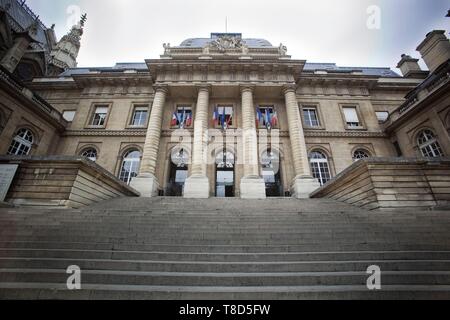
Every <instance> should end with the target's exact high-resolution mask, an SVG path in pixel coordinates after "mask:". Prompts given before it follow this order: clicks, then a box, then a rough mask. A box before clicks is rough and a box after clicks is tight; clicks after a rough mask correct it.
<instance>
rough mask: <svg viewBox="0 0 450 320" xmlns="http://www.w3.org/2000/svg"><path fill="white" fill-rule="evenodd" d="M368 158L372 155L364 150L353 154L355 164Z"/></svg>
mask: <svg viewBox="0 0 450 320" xmlns="http://www.w3.org/2000/svg"><path fill="white" fill-rule="evenodd" d="M367 158H370V154H369V152H367V151H366V150H364V149H358V150H356V151H355V152H353V161H355V162H356V161H358V160H361V159H367Z"/></svg>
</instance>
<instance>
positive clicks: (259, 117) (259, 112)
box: [256, 108, 262, 127]
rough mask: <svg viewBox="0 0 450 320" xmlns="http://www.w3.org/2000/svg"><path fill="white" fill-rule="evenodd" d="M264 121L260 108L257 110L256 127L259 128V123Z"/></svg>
mask: <svg viewBox="0 0 450 320" xmlns="http://www.w3.org/2000/svg"><path fill="white" fill-rule="evenodd" d="M261 119H262V113H261V110H260V109H259V108H256V126H257V127H259V123H260V122H261Z"/></svg>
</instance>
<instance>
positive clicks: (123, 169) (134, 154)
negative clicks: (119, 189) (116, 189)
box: [119, 150, 141, 184]
mask: <svg viewBox="0 0 450 320" xmlns="http://www.w3.org/2000/svg"><path fill="white" fill-rule="evenodd" d="M140 163H141V153H140V152H139V151H137V150H130V151H128V152H127V153H125V156H124V157H123V159H122V165H121V166H120V174H119V179H120V180H122V181H123V182H125V183H126V184H130V182H131V180H132V179H133V178H135V177H137V175H138V174H139V167H140Z"/></svg>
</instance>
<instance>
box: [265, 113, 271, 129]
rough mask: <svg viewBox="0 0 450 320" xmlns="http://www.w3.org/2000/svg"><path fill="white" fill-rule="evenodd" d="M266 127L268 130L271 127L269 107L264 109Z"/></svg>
mask: <svg viewBox="0 0 450 320" xmlns="http://www.w3.org/2000/svg"><path fill="white" fill-rule="evenodd" d="M266 127H267V129H268V130H270V129H272V120H271V118H270V109H266Z"/></svg>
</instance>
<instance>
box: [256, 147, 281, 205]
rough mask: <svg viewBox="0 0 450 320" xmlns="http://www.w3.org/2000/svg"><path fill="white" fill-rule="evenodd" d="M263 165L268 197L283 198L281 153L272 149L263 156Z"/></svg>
mask: <svg viewBox="0 0 450 320" xmlns="http://www.w3.org/2000/svg"><path fill="white" fill-rule="evenodd" d="M261 163H262V176H263V178H264V182H265V184H266V197H282V196H283V183H282V181H281V164H280V155H279V153H278V152H277V151H275V150H271V149H268V150H266V151H265V152H264V153H263V154H262V157H261Z"/></svg>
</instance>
